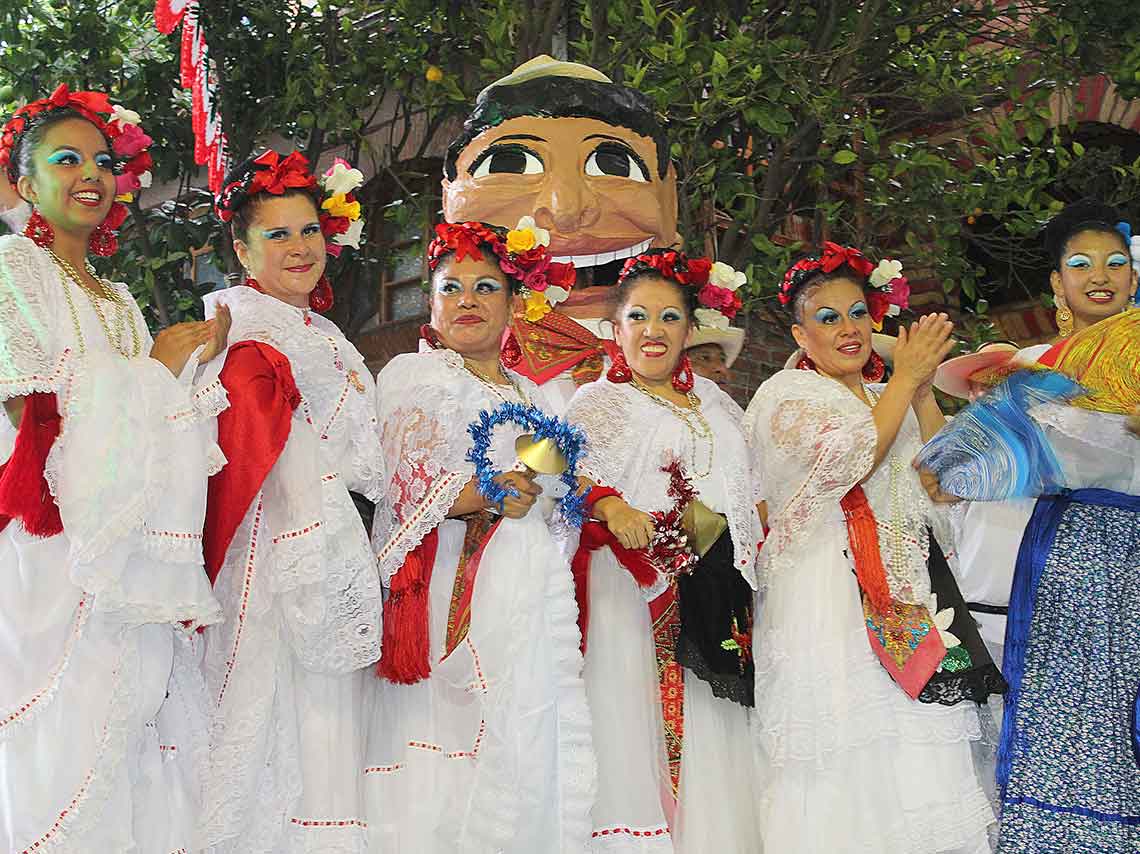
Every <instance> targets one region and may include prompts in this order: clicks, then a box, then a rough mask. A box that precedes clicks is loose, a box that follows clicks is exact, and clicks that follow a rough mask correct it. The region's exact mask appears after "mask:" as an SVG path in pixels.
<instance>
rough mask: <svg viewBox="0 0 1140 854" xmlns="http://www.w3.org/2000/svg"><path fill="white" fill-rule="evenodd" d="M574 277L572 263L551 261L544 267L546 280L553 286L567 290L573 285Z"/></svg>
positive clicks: (575, 274) (575, 276) (575, 275)
mask: <svg viewBox="0 0 1140 854" xmlns="http://www.w3.org/2000/svg"><path fill="white" fill-rule="evenodd" d="M576 278H577V273H576V272H575V270H574V265H573V264H554V263H551V265H550V266H549V267H547V268H546V281H547V283H548V284H550V285H552V286H553V287H556V288H562V289H563V290H566V291H568V290H570V289H571V288H572V287H574V282H575V280H576Z"/></svg>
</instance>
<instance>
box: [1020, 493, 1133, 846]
mask: <svg viewBox="0 0 1140 854" xmlns="http://www.w3.org/2000/svg"><path fill="white" fill-rule="evenodd" d="M1003 670H1005V675H1006V678H1007V679H1008V681H1009V683H1010V691H1009V694H1008V696H1007V702H1006V713H1005V720H1004V721H1003V727H1002V740H1001V747H1000V750H999V754H998V783H999V785H1000V786H1001V787H1002V790H1003V795H1002V815H1001V836H1000V842H999V845H998V851H999V854H1117V852H1119V854H1124V852H1128V853H1129V854H1135V852H1137V851H1140V741H1138V736H1137V732H1136V715H1137V709H1138V708H1140V697H1138V691H1140V497H1138V496H1132V495H1124V494H1121V493H1117V492H1110V491H1108V490H1092V489H1089V490H1077V491H1075V492H1071V493H1066V494H1064V495H1060V496H1050V497H1046V498H1042V499H1040V500H1039V501H1038V504H1037V508H1036V510H1035V512H1034V514H1033V519H1032V520H1031V521H1030V523H1029V526H1028V528H1027V529H1026V533H1025V537H1024V539H1023V541H1022V545H1021V552H1020V554H1019V555H1018V561H1017V571H1016V574H1015V576H1014V583H1013V593H1012V596H1011V601H1010V618H1009V624H1008V627H1007V630H1006V646H1005V662H1004V667H1003Z"/></svg>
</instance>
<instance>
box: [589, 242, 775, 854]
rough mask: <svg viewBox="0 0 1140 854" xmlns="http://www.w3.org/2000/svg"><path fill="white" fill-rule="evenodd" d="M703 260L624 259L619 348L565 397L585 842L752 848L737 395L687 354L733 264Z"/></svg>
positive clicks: (723, 298) (746, 477) (618, 292)
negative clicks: (588, 807)
mask: <svg viewBox="0 0 1140 854" xmlns="http://www.w3.org/2000/svg"><path fill="white" fill-rule="evenodd" d="M710 266H711V265H710V264H709V262H708V260H707V259H692V260H690V259H688V258H686V257H685V256H684V255H683V254H681V253H679V252H674V251H671V250H666V251H652V252H649V253H646V254H643V255H639V256H636V257H634V258H632V259H630V260H629V261H628V262H627V263H626V265H625V268H624V270H623V272H622V275H621V277H620V278H619V280H618V285H617V287H616V289H615V301H614V305H613V315H612V317H613V324H614V337H615V340H616V341H617V342H618V344H619V346H620V348H621V350H620V353H619V354H617V356H616V357H615V360H614V365H613V367H612V368H611V369H610V370H609V371H608V373H607V375H606V376H605V377H604V378H602V379H599V380H598V381H596V382H594V383H590V384H588V385H585V386H583V387H582V388H581V389H579V390H578V392H577V394H575V396H574V398H573V399H572V400H571V403H570V409H569V411H568V413H567V417H568V418H569V419H570V421H571V422H572V423H574V424H576V425H577V426H579V427H581V429H582V430H583V431H585V433H586V436H587V449H588V450H587V454H586V458H585V460H584V461H583V466H582V474H583V475H584V476H585V477H587V478H588V479H589V480H590V481H591V482H592V484H593V486H592V489H591V493H590V497H589V499H588V500H589V503H590V506H591V512H592V515H593V517H594V518H595V519H597V520H598V522H595V523H592V524H587V526H586V527H585V528H584V529H583V533H582V545H581V546H580V549H579V553H578V556H577V557H576V558H575V574H576V579H577V581H578V585H579V601H580V603H581V604H580V608H581V610H582V611H583V616H584V620H583V622H584V625H585V626H586V632H585V637H586V670H585V677H586V691H587V696H588V698H589V701H590V711H591V715H592V718H593V733H594V747H595V750H596V752H597V756H598V798H597V801H596V802H595V804H594V809H593V825H594V832H593V841H592V844H591V848H590V850H591V851H595V852H630V853H631V854H632V852H638V854H646V853H647V852H678V854H706V853H707V854H713V852H728V851H731V852H734V854H753V852H759V851H760V850H761V847H760V827H759V822H758V813H757V808H756V793H755V790H754V782H755V780H754V775H755V765H754V762H753V758H752V749H751V739H750V736H749V730H748V714H749V713H748V707H750V706H751V705H752V664H751V650H750V633H751V628H752V602H753V591H752V585H753V584H754V581H755V570H754V564H755V560H756V550H757V546H758V544H759V543H760V541H761V540H762V539H763V528H762V526H761V523H760V519H759V516H758V513H757V509H756V504H757V502H758V501H759V500H760V498H761V495H760V490H759V486H758V482H757V481H756V480H755V479H754V478H753V476H752V464H751V460H750V457H749V450H748V446H747V443H746V441H745V436H744V433H743V430H742V428H741V419H742V415H743V413H742V412H741V410H740V407H739V406H737V404H736V403H735V402H734V401H733V400H732V399H731V398H730V397H729V396H728V395H727V394H725V393H724V392H723V391H721V390H720V389H719V388H718V387H717V386H716V384H715V383H713V382H711V381H710V380H706V379H705V378H704V377H694V375H693V372H692V368H691V366H690V365H689V361H688V359H687V357H685V356H684V348H685V344H686V339H687V338H688V336H689V333H690V331H691V330H692V329H693V328H694V326H695V325H696V323H697V321H698V320H700V321H701V322H706V323H714V322H720V323H724V324H725V325H727V322H728V319H729V318H730V317H731V315H732V314H734V313H735V311H736V309H737V308H738V307H739V299H738V297H737V296H736V294H735V293H734V290H735V288H737V287H739V285H740V283H741V281H742V280H743V276H740V275H739V274H737V273H735V271H733V270H732V269H731V268H729V267H728V266H727V265H724V264H719V265H716V266H715V267H714V268H713V269H712V270H711V278H712V281H710ZM684 481H687V483H685V482H684ZM690 501H692V502H693V503H694V505H699V506H700V513H699V514H698V508H697V507H696V506H694V507H693V509H692V510H690V514H691V518H692V519H698V518H703V520H704V522H703V524H689V523H688V522H686V523H684V524H683V525H681V527H682V528H684V529H685V530H686V531H687V532H688V533H687V536H689V543H690V544H691V545H692V548H693V551H690V548H689V547H687V546H685V545H683V544H680V543H678V542H677V536H676V535H677V533H678V532H677V528H678V520H677V519H676V518H675V517H676V515H677V511H679V510H682V509H683V507H682V506H680V505H684V504H688V503H689V502H690ZM698 529H699V531H698ZM709 530H711V531H712V533H704V532H705V531H709ZM695 534H699V535H697V536H694V535H695ZM591 551H592V554H591V553H590V552H591ZM696 557H699V558H700V559H699V561H697V562H695V565H694V560H695V558H696ZM771 850H776V851H779V850H781V849H778V848H777V849H771Z"/></svg>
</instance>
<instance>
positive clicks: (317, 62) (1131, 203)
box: [0, 0, 1140, 334]
mask: <svg viewBox="0 0 1140 854" xmlns="http://www.w3.org/2000/svg"><path fill="white" fill-rule="evenodd" d="M152 8H153V3H152V0H52V2H50V3H49V2H44V0H29V2H28V3H24V4H20V5H19V6H16V5H15V4H11V8H9V9H7V10H6V11H0V47H3V51H2V56H0V109H5V105H7V108H12V107H14V106H15V105H16V104H17V103H18V102H22V101H23V100H25V99H28V98H32V97H38V96H41V95H42V94H43V93H45V92H46V91H48V90H50V88H51V87H52V86H53V85H54V83H55V82H57V81H59V80H66V81H67V82H69V83H72V84H75V85H91V86H99V87H104V88H105V87H107V86H110V87H111V88H112V89H113V90H114V92H115V94H116V98H117V99H118V100H121V101H122V102H123V103H125V104H127V105H129V106H132V107H133V108H136V109H138V110H139V111H140V112H141V113H143V115H144V121H145V126H146V128H147V130H148V132H149V133H151V134H152V136H154V137H155V140H156V145H155V148H154V152H155V154H156V160H157V162H158V171H157V173H156V179H158V180H164V181H167V182H170V181H176V182H181V184H182V185H183V186H185V187H189V186H191V185H192V184H200V183H201V181H202V179H201V177H200V176H196V175H195V172H194V170H193V169H192V164H191V156H190V152H191V140H190V135H189V133H190V132H189V124H190V122H189V110H188V108H189V103H188V96H187V95H186V93H184V92H182V91H181V90H180V89H179V88H178V58H177V51H178V40H177V36H171V37H162V36H160V35H159V34H158V33H157V32H156V31H155V30H154V29H153V22H152V21H151V19H150V14H151V10H152ZM1114 10H1115V11H1114ZM201 14H202V20H203V22H204V25H205V27H206V31H207V36H208V39H209V44H210V50H211V53H212V56H213V58H214V59H215V61H216V62H217V72H218V78H219V81H220V83H221V87H222V100H221V108H222V110H223V115H224V116H225V119H226V121H227V124H228V128H227V130H228V133H229V136H230V140H231V144H232V148H233V150H234V152H235V154H238V155H244V154H247V153H248V152H249V151H251V150H252V149H253V148H254V147H255V145H257V144H260V143H265V142H272V143H274V144H277V145H278V146H279V147H280V146H285V145H293V146H296V147H299V148H301V149H302V150H304V151H306V153H307V154H309V156H310V157H316V156H319V155H320V154H321V153H322V152H325V151H328V150H330V149H337V150H343V151H345V153H346V155H347V156H348V157H349V158H350V159H354V160H356V161H358V162H370V164H371V165H372V167H373V169H374V171H375V178H374V179H373V180H372V181H370V182H369V184H368V185H367V186H366V187H365V189H364V192H363V198H364V202H365V205H366V215H367V216H368V217H369V221H370V232H371V236H372V237H374V238H375V237H376V236H377V235H379V233H380V231H381V229H382V228H383V227H384V225H385V221H386V220H391V219H393V218H396V219H398V220H399V221H400V222H401V223H403V224H406V223H407V222H408V221H413V222H414V221H416V220H423V219H427V218H430V217H432V216H435V215H436V213H437V210H438V197H437V196H436V195H435V193H434V187H435V177H434V175H433V173H435V174H438V173H437V172H435V170H437V169H438V159H436V158H437V157H438V151H439V145H438V142H439V139H440V137H441V135H442V136H449V135H450V134H452V133H454V132H455V130H456V128H457V123H458V121H459V120H460V119H461V117H462V116H463V115H464V114H465V112H466V110H467V109H468V107H469V105H470V104H471V102H472V101H473V100H474V97H475V95H476V94H477V93H478V91H479V90H480V89H481V88H482V87H483V86H485V85H486V84H487V83H489V82H491V81H493V80H494V79H496V78H498V77H500V76H502V75H504V74H506V73H508V72H509V71H510V69H511V68H513V67H514V66H515V65H516V64H517V63H518V62H520V61H523V60H525V59H528V58H530V57H532V56H534V55H537V54H538V53H542V52H551V51H554V52H560V51H561V50H565V52H566V55H567V58H569V59H573V60H578V61H582V62H586V63H589V64H592V65H595V66H596V67H598V68H600V69H602V70H603V71H605V72H606V73H608V74H610V75H611V76H612V77H613V78H614V79H616V80H619V81H622V82H625V83H628V84H630V85H633V86H636V87H638V88H640V89H641V90H643V91H645V92H646V93H647V94H648V95H649V96H650V97H651V98H653V100H654V101H655V102H656V104H657V106H658V108H659V109H660V111H661V112H662V114H663V115H665V116H666V117H667V118H668V119H669V121H670V123H671V126H672V135H673V140H674V145H673V156H674V157H675V159H676V161H677V164H678V169H679V174H680V176H681V198H682V211H681V222H682V232H683V233H684V234H685V235H686V237H687V238H688V241H689V244H690V245H689V247H688V248H690V249H693V250H701V251H705V250H711V251H715V252H716V253H717V255H718V256H719V257H721V258H723V259H724V260H727V261H728V262H730V263H732V264H733V265H734V266H737V267H738V268H740V269H745V270H746V271H748V272H749V273H750V276H749V280H750V283H751V284H750V288H751V295H752V297H753V298H755V299H766V298H768V297H770V296H771V294H772V293H773V291H774V288H775V283H776V278H777V275H778V272H779V271H780V270H781V269H782V268H783V266H784V265H785V264H786V263H787V261H788V260H789V258H790V256H791V255H793V254H794V253H795V252H796V251H797V250H798V248H799V246H798V245H797V244H796V243H794V242H789V240H788V239H787V238H786V236H785V235H786V234H787V233H788V231H789V224H790V223H791V222H792V220H791V219H789V218H790V217H792V216H793V215H794V216H795V217H798V218H800V219H799V220H798V224H799V226H800V227H803V226H805V225H806V231H807V235H808V236H809V237H810V239H812V240H820V239H824V238H830V239H836V240H850V241H854V242H857V243H859V244H861V245H864V246H866V247H867V248H868V249H869V250H871V251H873V252H876V253H884V252H888V251H890V252H893V253H895V254H899V255H902V256H903V257H904V258H905V259H906V261H907V265H908V268H909V269H910V270H912V271H916V272H920V273H921V274H922V275H925V276H927V277H929V278H932V279H936V280H937V281H939V282H941V283H942V285H943V287H944V288H945V289H946V291H947V292H948V293H949V292H955V293H960V294H961V295H962V296H963V297H964V299H965V302H966V303H968V304H974V305H976V306H978V307H982V308H984V298H985V295H986V294H987V293H988V292H989V291H990V290H992V289H993V288H996V287H999V286H1000V287H1006V286H1008V284H1009V283H1008V282H1005V281H1001V282H999V281H996V280H995V274H993V273H992V272H987V271H988V270H989V269H990V268H989V266H988V265H987V264H986V259H987V258H990V257H996V256H999V255H1002V254H1003V253H1004V255H1008V254H1009V252H1010V249H1009V247H1010V246H1012V245H1017V246H1019V247H1021V246H1031V245H1032V239H1031V238H1032V235H1033V234H1035V233H1036V230H1037V229H1038V228H1039V226H1040V223H1041V222H1042V220H1043V219H1044V218H1045V217H1047V215H1048V213H1049V212H1050V211H1051V210H1053V209H1055V208H1056V207H1058V206H1059V205H1060V204H1062V203H1063V202H1064V201H1066V200H1067V199H1069V198H1070V197H1072V196H1074V195H1079V194H1080V192H1079V190H1080V188H1081V187H1087V186H1089V184H1088V182H1087V181H1086V180H1084V178H1083V177H1082V176H1088V175H1090V174H1093V173H1095V174H1098V175H1101V176H1102V177H1101V178H1100V179H1098V180H1100V181H1101V183H1104V178H1103V175H1104V174H1105V170H1106V169H1108V170H1111V174H1112V176H1115V178H1118V179H1119V180H1118V181H1117V182H1116V183H1112V181H1111V180H1110V181H1109V186H1110V189H1114V194H1115V196H1116V198H1114V201H1116V202H1118V203H1122V204H1124V206H1125V207H1126V208H1130V209H1131V210H1132V212H1133V213H1134V214H1140V207H1138V204H1140V200H1138V199H1137V198H1136V195H1135V191H1136V187H1137V186H1138V183H1137V182H1138V180H1140V163H1128V162H1112V163H1105V157H1106V156H1107V157H1110V158H1111V157H1112V155H1111V154H1107V155H1106V153H1105V151H1104V150H1103V149H1098V150H1095V151H1094V150H1087V151H1086V150H1085V147H1084V146H1083V145H1081V143H1080V142H1079V141H1078V140H1077V136H1076V134H1075V132H1076V131H1077V128H1075V126H1068V125H1062V126H1061V127H1056V126H1054V125H1055V122H1054V121H1053V119H1052V117H1051V112H1050V108H1049V98H1050V96H1051V95H1053V94H1054V93H1055V92H1058V91H1060V90H1063V89H1064V88H1065V87H1068V86H1071V85H1072V84H1073V83H1074V82H1076V81H1077V80H1079V79H1080V78H1081V77H1082V76H1085V75H1088V74H1091V73H1097V72H1101V71H1108V72H1111V73H1112V74H1113V75H1114V77H1115V79H1116V80H1117V82H1118V83H1119V84H1120V85H1121V86H1122V87H1123V88H1122V91H1125V92H1126V94H1129V95H1137V94H1140V77H1138V75H1140V48H1137V44H1140V38H1137V35H1138V34H1137V26H1138V25H1137V24H1136V23H1135V22H1134V21H1133V20H1131V18H1129V19H1128V20H1123V21H1122V20H1119V19H1120V17H1121V15H1122V14H1123V10H1121V9H1120V8H1119V5H1118V4H1117V3H1115V2H1114V0H1096V2H1093V3H1091V4H1090V3H1082V4H1076V3H1073V2H1067V0H1010V2H1003V3H994V2H991V0H977V2H970V3H962V2H951V0H906V2H902V0H863V2H860V3H851V2H848V0H818V2H811V3H807V2H801V1H800V0H752V2H748V0H702V2H701V3H699V4H698V3H692V2H683V1H682V0H657V1H656V2H654V0H471V2H468V0H387V2H384V3H376V2H365V0H348V1H347V2H336V0H294V2H289V3H285V4H282V3H280V2H275V3H266V2H244V3H233V2H231V1H230V0H225V2H223V0H203V2H202V4H201ZM1131 17H1134V16H1131ZM1098 186H1099V185H1098ZM153 192H154V191H151V193H152V196H153ZM140 201H141V203H142V206H143V207H144V208H148V212H147V213H146V215H145V224H146V228H145V229H137V228H136V229H135V230H133V231H132V232H131V235H130V236H129V238H128V239H127V240H126V241H125V242H126V243H127V247H126V251H125V252H124V253H122V254H121V255H120V256H118V257H117V258H116V259H115V261H114V264H115V266H116V270H115V272H116V273H118V274H119V275H121V276H122V278H124V279H126V280H127V281H129V282H131V283H132V286H133V287H134V288H136V293H138V294H139V295H140V296H142V297H143V298H144V299H145V300H147V301H148V303H149V304H150V305H151V307H152V309H153V314H152V319H153V320H155V321H157V322H160V323H161V322H166V321H167V320H172V319H176V318H179V317H181V316H182V315H183V314H184V313H186V312H188V311H193V306H194V301H195V297H196V296H197V295H196V294H195V293H194V292H193V288H192V287H188V283H187V282H185V281H184V279H183V277H184V269H185V263H184V262H185V260H186V258H187V255H188V253H189V251H190V250H191V248H192V247H196V246H200V245H202V244H203V243H206V242H208V241H210V240H213V241H215V244H216V245H220V244H221V243H222V242H223V241H221V240H220V232H219V231H218V230H217V229H216V228H215V227H214V226H213V225H212V224H211V222H210V220H209V218H208V217H207V216H205V211H206V208H205V206H204V205H202V204H198V205H195V204H174V203H167V204H164V205H160V206H158V207H153V206H150V205H149V203H148V200H147V194H146V193H144V194H143V196H142V198H141V200H140ZM183 201H185V199H183ZM191 201H193V200H192V199H191ZM982 223H985V224H987V227H986V228H984V229H983V228H981V227H980V224H982ZM375 252H376V250H375V249H366V250H365V251H363V252H362V253H359V254H352V256H351V257H349V256H348V255H346V259H345V260H344V261H343V262H339V263H338V265H337V269H336V270H335V274H336V278H335V281H336V283H337V292H338V309H337V311H338V312H340V314H339V315H338V317H337V319H338V320H340V321H341V322H342V325H344V326H345V327H346V329H348V331H349V332H350V334H351V332H352V331H353V330H354V329H358V328H359V327H360V326H361V325H362V323H363V322H364V321H365V320H366V319H367V318H368V317H369V316H371V315H372V314H373V313H374V312H375V306H376V303H375V291H376V287H375V281H376V275H377V274H376V270H377V266H378V265H379V264H380V263H382V262H383V260H384V259H382V258H379V257H377V256H376V254H375ZM140 271H141V272H140ZM1023 284H1024V286H1025V288H1026V289H1027V290H1032V289H1033V288H1034V286H1035V283H1032V282H1026V283H1023Z"/></svg>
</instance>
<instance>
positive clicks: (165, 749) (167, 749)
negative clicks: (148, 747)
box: [158, 744, 178, 753]
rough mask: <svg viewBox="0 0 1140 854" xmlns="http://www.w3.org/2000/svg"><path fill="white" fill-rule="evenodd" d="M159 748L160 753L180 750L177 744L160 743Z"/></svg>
mask: <svg viewBox="0 0 1140 854" xmlns="http://www.w3.org/2000/svg"><path fill="white" fill-rule="evenodd" d="M158 750H159V752H160V753H166V752H169V753H177V752H178V745H176V744H160V745H159V746H158Z"/></svg>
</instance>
